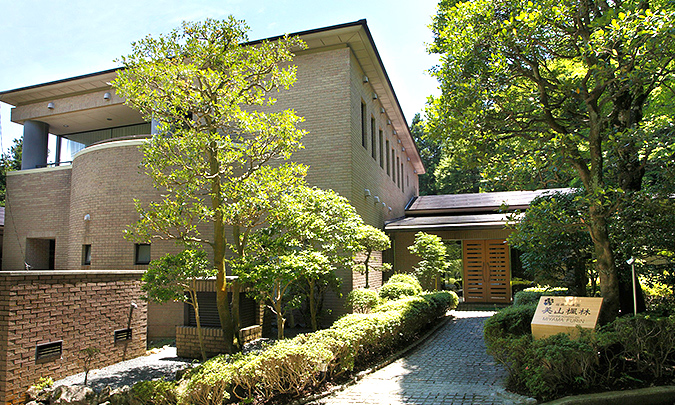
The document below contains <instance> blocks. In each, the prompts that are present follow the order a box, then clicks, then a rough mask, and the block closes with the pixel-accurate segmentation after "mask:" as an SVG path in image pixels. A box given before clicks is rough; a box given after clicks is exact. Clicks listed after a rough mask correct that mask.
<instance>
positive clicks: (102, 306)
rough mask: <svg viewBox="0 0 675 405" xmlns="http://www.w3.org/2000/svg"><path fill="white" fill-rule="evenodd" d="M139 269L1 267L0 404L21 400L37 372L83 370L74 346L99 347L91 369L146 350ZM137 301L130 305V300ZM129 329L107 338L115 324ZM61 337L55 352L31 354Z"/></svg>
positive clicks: (57, 374) (59, 375) (54, 375)
mask: <svg viewBox="0 0 675 405" xmlns="http://www.w3.org/2000/svg"><path fill="white" fill-rule="evenodd" d="M140 276H141V273H140V272H133V271H126V272H86V271H75V272H72V271H71V272H60V271H47V272H0V403H14V404H16V403H20V402H21V401H22V400H23V399H24V398H23V393H24V392H25V390H26V389H27V388H28V387H29V386H30V385H32V384H33V383H35V382H36V381H37V380H38V379H39V378H40V377H51V378H53V379H54V380H57V379H60V378H63V377H66V376H69V375H72V374H77V373H79V372H82V371H83V369H82V366H81V364H80V362H79V360H80V358H81V354H80V350H82V349H85V348H88V347H95V348H98V349H99V350H100V355H98V356H96V357H95V359H94V361H93V364H92V368H101V367H105V366H107V365H110V364H114V363H117V362H119V361H123V360H128V359H131V358H134V357H138V356H141V355H143V354H145V348H146V338H145V336H146V326H145V325H146V322H147V319H146V316H147V308H146V305H145V303H144V302H143V301H142V300H140V296H141V290H140V285H141V283H140ZM132 302H134V303H136V305H137V306H138V307H137V308H132V305H131V303H132ZM126 328H131V329H132V338H131V340H125V341H119V342H117V343H116V342H114V339H113V335H114V331H115V330H118V329H126ZM57 341H62V347H63V353H62V355H61V356H57V357H53V358H48V359H42V360H36V345H38V344H44V343H49V342H57Z"/></svg>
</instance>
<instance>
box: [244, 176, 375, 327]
mask: <svg viewBox="0 0 675 405" xmlns="http://www.w3.org/2000/svg"><path fill="white" fill-rule="evenodd" d="M362 225H363V220H362V219H361V217H360V216H359V215H358V213H357V212H356V209H355V208H354V207H353V206H352V205H351V204H350V203H349V201H348V200H347V199H346V198H344V197H342V196H340V195H338V194H337V193H336V192H334V191H332V190H321V189H319V188H316V187H313V188H310V187H297V188H296V189H294V190H293V191H292V192H291V193H288V194H286V195H283V196H281V198H280V200H279V203H278V204H277V205H276V206H275V207H274V208H273V209H272V210H271V211H270V214H269V217H268V228H267V229H264V230H260V231H259V232H258V235H256V236H257V237H258V239H257V240H260V238H259V237H260V236H262V235H264V236H265V238H264V239H263V240H262V243H263V245H265V246H266V247H267V248H268V249H269V248H270V247H271V246H272V245H274V246H276V253H275V255H284V254H289V253H293V252H311V253H313V254H314V255H315V256H314V259H313V261H312V263H314V265H312V266H306V267H303V268H301V269H300V270H299V272H298V274H297V276H298V277H297V280H296V281H297V283H296V284H295V285H294V286H295V287H297V288H296V289H297V291H301V292H302V293H303V294H304V295H305V296H306V298H307V306H308V307H309V312H310V323H311V325H312V329H314V330H317V329H318V328H319V315H320V312H321V311H320V307H321V305H322V302H323V294H324V292H325V291H326V290H327V289H328V288H332V289H334V290H336V291H337V290H338V288H339V285H340V279H339V278H338V277H337V275H336V274H335V269H336V267H346V266H351V262H352V260H353V256H354V252H355V251H356V250H357V249H358V244H357V243H358V241H357V230H358V228H359V227H360V226H362ZM250 247H251V248H252V250H253V248H256V247H258V248H259V249H260V251H259V252H252V253H250V254H249V255H248V257H249V258H250V259H252V260H263V261H264V260H266V255H267V254H266V253H265V247H264V246H257V245H251V246H250ZM319 255H320V256H322V257H324V258H325V259H326V260H325V261H324V260H319V259H318V256H319ZM317 263H325V266H318V265H316V264H317Z"/></svg>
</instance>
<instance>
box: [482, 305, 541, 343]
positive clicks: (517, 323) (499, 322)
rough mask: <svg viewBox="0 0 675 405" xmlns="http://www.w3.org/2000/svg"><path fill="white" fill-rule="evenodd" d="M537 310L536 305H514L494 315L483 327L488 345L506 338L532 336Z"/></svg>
mask: <svg viewBox="0 0 675 405" xmlns="http://www.w3.org/2000/svg"><path fill="white" fill-rule="evenodd" d="M536 309H537V305H536V304H528V305H518V306H516V305H513V306H510V307H506V308H504V309H502V310H501V311H499V312H497V313H496V314H494V315H492V316H491V317H490V318H489V319H488V320H486V321H485V324H484V325H483V337H484V338H485V341H486V343H491V342H494V341H496V340H497V339H500V338H505V337H519V336H525V335H531V334H532V327H531V322H532V317H534V313H535V311H536Z"/></svg>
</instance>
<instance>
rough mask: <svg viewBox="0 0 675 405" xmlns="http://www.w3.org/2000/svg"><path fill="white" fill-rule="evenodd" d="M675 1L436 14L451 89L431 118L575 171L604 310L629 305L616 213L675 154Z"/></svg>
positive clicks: (490, 149)
mask: <svg viewBox="0 0 675 405" xmlns="http://www.w3.org/2000/svg"><path fill="white" fill-rule="evenodd" d="M673 11H674V7H673V5H672V3H670V2H668V1H652V2H649V1H642V0H630V1H604V0H599V1H593V0H563V1H552V0H541V1H527V2H523V1H519V0H476V1H466V2H459V1H455V0H449V1H448V0H446V1H441V3H440V4H439V8H438V14H437V15H436V16H435V18H434V21H433V26H432V28H433V31H434V35H435V41H434V43H433V45H432V46H431V51H432V52H437V53H439V54H441V59H442V62H441V65H440V66H438V67H437V68H436V69H434V74H435V75H436V77H437V78H438V79H439V81H440V86H441V90H442V95H441V96H440V97H437V98H435V99H434V100H432V101H431V103H430V106H429V114H428V115H429V120H430V128H431V130H432V131H433V132H434V133H435V134H437V136H440V137H447V138H452V139H468V140H469V141H470V143H471V144H472V145H475V149H476V150H477V151H478V152H479V153H478V154H477V155H478V157H479V158H480V159H482V160H484V161H485V162H486V163H489V162H490V161H491V160H492V159H494V158H495V157H496V156H498V155H500V154H501V155H504V156H512V157H528V158H530V159H531V160H530V161H531V162H532V163H533V164H532V165H531V167H532V170H534V171H535V172H533V173H532V174H531V175H530V177H536V176H537V173H536V172H537V171H539V169H542V170H545V171H546V172H547V173H555V170H556V169H558V170H561V171H568V170H569V171H571V172H573V173H574V175H575V177H576V178H577V179H578V180H579V182H580V183H581V186H582V188H583V190H584V196H583V198H584V199H585V200H586V201H585V205H586V206H587V207H588V208H587V213H586V214H587V222H586V223H585V226H586V229H587V230H588V232H589V234H590V236H591V239H592V241H593V246H594V255H595V259H596V266H597V270H598V273H599V275H600V284H601V286H600V287H601V291H602V295H603V298H604V304H603V311H602V313H601V319H600V321H601V322H607V321H609V320H611V319H613V318H614V317H616V316H617V314H618V313H619V278H618V276H617V264H616V258H615V252H614V251H613V249H612V243H611V240H610V234H609V225H610V224H609V222H610V217H611V215H612V214H613V213H614V212H615V210H616V208H617V206H618V205H620V204H622V203H626V201H629V200H630V197H629V198H626V196H627V195H630V193H633V192H639V191H640V190H641V189H642V182H643V177H644V174H645V170H646V167H647V166H649V165H650V164H652V163H653V162H654V161H655V160H658V159H663V158H665V159H671V160H672V150H673V137H672V130H671V127H672V118H671V114H670V111H671V110H672V106H671V105H670V103H668V102H665V100H667V99H672V96H673V94H672V91H671V90H670V87H669V84H670V82H671V80H672V78H673V75H672V68H673V58H674V57H675V49H674V42H675V41H674V39H675V29H674V27H673V22H674V21H675V18H674V17H675V13H674V12H673ZM668 152H670V154H669V153H668ZM518 161H521V159H518V160H514V162H518ZM492 162H493V163H498V162H499V161H492ZM510 169H511V168H510V167H509V166H507V165H503V166H502V167H501V170H503V171H504V173H505V174H507V173H509V171H510ZM628 203H629V202H628Z"/></svg>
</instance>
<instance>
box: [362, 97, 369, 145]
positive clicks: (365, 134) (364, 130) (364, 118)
mask: <svg viewBox="0 0 675 405" xmlns="http://www.w3.org/2000/svg"><path fill="white" fill-rule="evenodd" d="M366 125H367V124H366V103H364V102H363V101H361V145H362V146H363V147H364V148H366V149H368V140H367V138H368V134H367V132H368V131H367V129H366Z"/></svg>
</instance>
